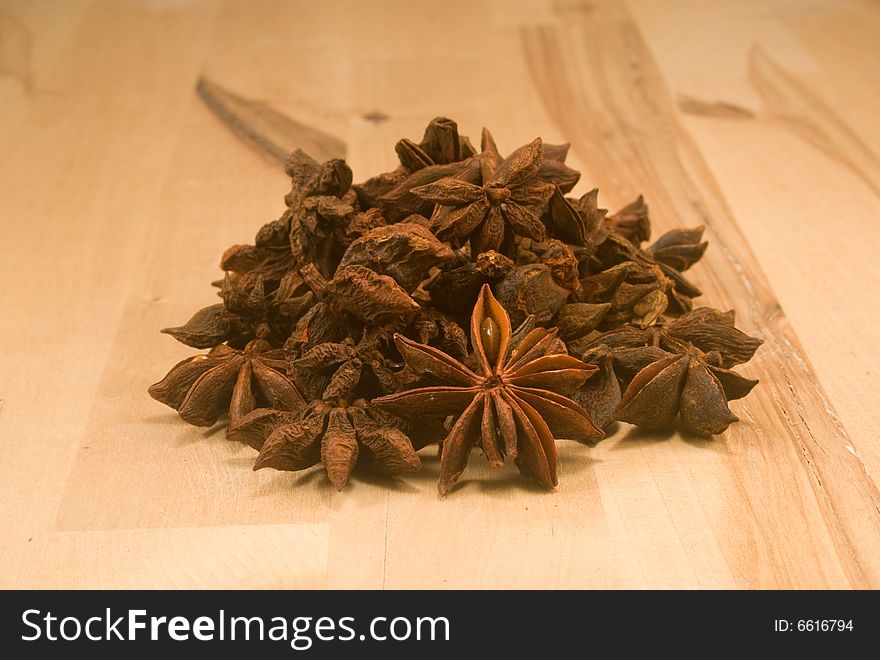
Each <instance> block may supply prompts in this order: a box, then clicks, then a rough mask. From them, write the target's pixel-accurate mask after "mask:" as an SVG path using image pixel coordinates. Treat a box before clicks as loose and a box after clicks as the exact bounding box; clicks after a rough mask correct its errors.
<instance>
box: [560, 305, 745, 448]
mask: <svg viewBox="0 0 880 660" xmlns="http://www.w3.org/2000/svg"><path fill="white" fill-rule="evenodd" d="M761 343H762V342H761V340H760V339H757V338H755V337H750V336H749V335H747V334H745V333H744V332H742V331H740V330H738V329H737V328H736V327H734V314H733V312H732V311H730V312H720V311H718V310H716V309H712V308H709V307H703V308H699V309H696V310H694V311H692V312H689V313H687V314H684V315H683V316H681V317H679V318H677V319H675V320H673V321H669V322H666V323H661V324H658V325H656V326H654V327H651V328H640V327H637V326H633V325H629V326H623V327H621V328H618V329H617V330H613V331H610V332H605V333H602V334H601V335H599V336H598V337H596V338H595V339H594V340H593V341H592V342H588V343H586V345H585V350H584V351H583V359H584V361H586V362H595V361H599V360H607V359H608V357H609V356H610V357H611V358H612V361H613V365H614V371H615V373H616V375H617V377H618V378H620V379H621V380H622V381H623V382H624V383H629V385H628V387H627V388H626V391H625V392H624V393H623V395H622V398H621V400H620V405H619V409H618V411H617V414H616V418H617V419H619V420H620V421H625V422H630V423H632V424H636V425H638V426H643V427H646V428H655V427H660V426H668V425H670V424H672V422H673V421H674V420H675V418H676V416H678V417H679V418H680V421H681V424H682V426H683V427H684V428H686V429H688V430H690V431H693V432H694V433H698V434H702V435H711V434H715V433H721V432H722V431H724V430H725V429H726V428H727V426H728V425H729V424H730V423H731V422H734V421H736V420H737V418H736V416H735V415H734V414H733V413H732V412H730V409H729V408H728V406H727V402H728V401H732V400H734V399H740V398H742V397H744V396H746V395H747V394H748V393H749V392H750V391H751V390H752V388H753V387H754V386H755V385H756V384H757V383H758V381H757V380H752V379H749V378H745V377H743V376H741V375H740V374H738V373H736V372H735V371H733V370H732V369H731V367H733V366H735V365H737V364H742V363H744V362H747V361H748V360H750V359H751V357H752V356H753V355H754V354H755V351H756V350H757V349H758V347H759V346H760V345H761ZM605 395H607V396H613V392H612V391H611V390H609V391H607V392H604V393H603V396H605ZM574 398H577V397H574ZM605 401H607V399H606V400H605Z"/></svg>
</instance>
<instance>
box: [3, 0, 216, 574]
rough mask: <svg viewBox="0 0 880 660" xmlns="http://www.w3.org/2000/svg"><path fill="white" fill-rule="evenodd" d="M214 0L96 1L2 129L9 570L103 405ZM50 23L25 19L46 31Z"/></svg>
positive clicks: (20, 565) (23, 562) (23, 564)
mask: <svg viewBox="0 0 880 660" xmlns="http://www.w3.org/2000/svg"><path fill="white" fill-rule="evenodd" d="M9 11H10V12H17V11H19V8H18V7H17V6H12V7H10V8H9ZM28 11H29V10H26V11H24V14H22V15H24V16H29V15H31V14H29V13H28ZM56 11H58V19H63V18H65V17H70V18H74V17H75V12H73V14H69V13H68V11H69V10H68V9H58V10H56ZM212 11H213V8H212V6H211V5H210V4H208V3H194V4H190V5H187V6H185V7H179V8H176V9H175V10H174V11H172V12H163V11H159V10H157V9H156V8H154V7H152V6H150V5H147V4H131V3H129V4H117V3H99V4H96V5H89V6H87V7H86V9H85V11H84V12H83V13H82V15H81V16H80V18H79V20H78V21H76V20H73V21H72V23H71V28H72V29H73V32H72V36H71V37H70V39H69V40H68V41H66V42H65V40H64V39H62V40H61V44H62V46H61V48H62V50H60V51H59V52H58V53H57V55H56V56H55V57H54V64H51V65H48V64H42V63H41V64H39V66H37V65H35V69H34V71H35V75H36V78H35V90H36V91H35V93H34V94H33V95H32V97H31V98H30V99H29V102H28V104H27V106H26V107H25V108H24V110H23V114H22V115H21V116H20V125H19V127H18V129H17V130H16V131H14V132H13V133H11V134H10V135H9V137H8V138H7V139H6V140H5V144H4V148H3V156H2V158H0V178H2V180H3V182H4V194H3V195H2V196H0V223H2V228H3V234H4V239H3V241H2V242H0V260H2V263H3V264H4V274H5V275H6V277H7V278H9V279H8V283H7V286H4V287H3V291H2V293H0V302H2V305H3V308H4V310H6V311H5V321H4V323H3V324H2V325H0V340H2V342H3V345H4V346H7V347H14V348H12V349H10V350H5V351H3V352H2V354H0V372H2V373H3V374H6V375H13V374H14V375H15V376H14V377H13V379H11V380H10V381H8V382H9V383H13V382H14V383H15V384H16V385H15V387H5V388H4V391H3V394H2V398H3V401H2V409H0V419H2V437H3V442H2V443H0V463H2V466H3V467H2V471H3V478H2V480H0V483H2V486H0V489H2V498H0V499H2V501H3V503H4V505H3V507H0V528H2V529H3V530H4V532H3V534H2V536H0V548H2V551H0V573H2V574H3V576H4V577H3V578H2V580H3V581H4V583H5V582H6V581H7V580H14V579H15V576H16V575H19V574H30V575H33V574H34V572H35V571H34V570H33V569H34V568H35V565H34V564H33V561H34V558H33V556H32V555H29V554H27V553H22V552H20V550H21V548H22V547H23V546H22V545H21V543H23V542H25V540H26V539H27V538H31V537H34V536H36V535H38V534H46V533H47V532H49V531H52V530H54V529H55V524H56V523H55V521H56V516H57V512H58V507H59V505H60V502H61V498H62V494H63V490H64V484H65V482H66V479H67V474H68V471H69V469H70V466H71V463H72V460H73V458H74V451H75V450H76V448H77V446H78V445H79V444H80V442H81V441H82V444H83V445H89V439H88V438H86V439H83V434H84V432H85V431H86V423H87V420H88V417H89V410H90V409H91V408H92V407H93V406H94V405H95V404H96V403H98V405H100V399H97V398H96V393H97V392H98V388H99V386H100V383H101V380H102V378H103V375H104V368H105V365H106V364H107V360H108V358H109V357H110V355H111V350H110V349H111V344H112V339H113V337H114V335H115V333H116V328H117V324H118V323H119V319H120V315H121V314H122V311H123V309H124V306H125V300H126V298H127V297H128V295H129V293H130V292H131V289H130V286H131V284H132V281H131V279H130V277H131V274H132V271H133V268H132V266H133V264H135V263H137V262H138V260H139V256H140V254H141V251H142V248H143V240H144V237H145V236H146V234H147V232H148V229H149V225H150V221H151V218H152V211H153V209H154V208H155V206H156V200H157V193H158V191H159V189H160V188H161V184H162V181H163V178H164V172H165V168H166V166H167V163H168V160H169V158H170V156H171V153H172V151H173V148H174V144H175V143H176V141H177V139H178V132H179V131H180V130H181V128H182V124H181V122H182V119H183V109H184V108H185V107H186V105H187V104H188V103H190V102H192V85H193V83H194V80H195V79H196V74H197V69H198V63H199V61H200V58H201V57H202V55H203V53H204V47H205V43H206V39H207V35H208V33H209V32H210V23H211V15H212ZM22 20H25V19H22ZM41 25H42V23H39V24H32V25H30V26H29V28H30V29H31V30H32V31H34V33H37V34H40V29H41ZM53 26H54V27H53ZM46 29H47V32H46V33H45V36H46V37H47V38H49V37H52V36H53V35H56V34H58V35H61V34H62V32H61V31H59V30H58V28H57V25H56V24H55V23H54V22H53V21H48V23H47V27H46ZM33 43H34V44H35V45H36V44H41V43H42V36H41V37H35V38H34V42H33ZM64 43H67V44H68V45H67V46H66V47H65V46H63V44H64ZM35 48H36V46H35ZM49 59H53V58H49ZM42 61H43V60H41V62H42ZM146 63H149V66H146V65H145V64H146ZM117 431H118V430H117V429H110V430H109V433H108V434H107V436H106V439H107V441H108V442H112V441H113V437H114V435H113V434H114V432H117ZM112 497H115V498H117V499H119V498H124V497H125V494H124V493H116V494H114V495H113V496H112ZM97 550H99V547H98V546H96V547H95V548H93V554H92V560H95V559H96V555H95V554H94V552H95V551H97ZM130 559H131V560H132V561H136V558H130ZM48 575H51V576H52V577H54V579H56V580H58V581H62V580H66V579H68V578H67V576H65V575H64V574H62V573H61V572H56V573H54V574H51V573H50V574H48Z"/></svg>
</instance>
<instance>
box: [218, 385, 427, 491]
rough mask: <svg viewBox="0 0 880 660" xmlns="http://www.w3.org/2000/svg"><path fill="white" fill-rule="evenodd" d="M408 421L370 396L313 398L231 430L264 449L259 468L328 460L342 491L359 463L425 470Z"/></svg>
mask: <svg viewBox="0 0 880 660" xmlns="http://www.w3.org/2000/svg"><path fill="white" fill-rule="evenodd" d="M403 426H404V424H403V422H402V421H401V420H399V419H396V418H395V417H394V416H393V415H389V414H387V413H385V412H384V411H382V410H379V409H378V408H376V407H375V406H372V405H370V404H369V403H367V402H366V401H364V400H362V399H361V400H356V401H354V402H353V403H352V404H351V405H347V404H343V403H337V404H336V405H334V404H332V403H328V402H325V401H321V400H315V401H312V402H311V403H310V404H309V405H308V406H306V407H305V408H303V409H302V410H301V411H300V412H298V413H288V412H281V411H278V410H270V409H260V410H255V411H254V412H252V413H251V414H250V415H248V416H247V417H245V418H244V419H243V420H242V421H241V423H240V424H238V425H236V427H235V428H234V429H233V430H232V431H231V433H230V436H229V437H230V439H231V440H239V441H242V442H246V443H247V444H249V445H251V446H252V447H254V448H255V449H258V450H259V451H260V455H259V456H258V457H257V462H256V463H255V464H254V470H260V469H262V468H273V469H275V470H285V471H297V470H305V469H307V468H310V467H312V466H313V465H317V464H318V463H323V465H324V469H325V470H326V472H327V477H328V478H329V479H330V482H331V483H332V484H333V485H334V486H336V489H337V490H342V489H343V488H344V487H345V484H347V483H348V479H349V477H350V476H351V473H352V471H353V470H354V468H355V465H357V464H360V465H363V466H365V467H367V468H368V469H370V470H372V471H373V472H377V473H379V474H385V475H395V474H401V473H404V472H413V471H416V470H419V469H421V467H422V462H421V460H420V459H419V456H418V454H417V453H416V450H415V449H414V448H413V445H412V443H411V442H410V440H409V438H408V437H407V435H406V433H404V431H403V430H401V429H402V427H403Z"/></svg>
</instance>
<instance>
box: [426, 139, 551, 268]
mask: <svg viewBox="0 0 880 660" xmlns="http://www.w3.org/2000/svg"><path fill="white" fill-rule="evenodd" d="M486 153H488V152H484V155H483V156H482V158H481V168H482V170H483V185H475V184H473V183H468V182H467V181H463V180H461V179H458V178H455V177H448V178H445V179H440V180H439V181H436V182H434V183H429V184H427V185H424V186H419V187H418V188H414V189H413V191H412V192H413V193H414V194H415V195H417V196H418V197H420V198H421V199H423V200H425V201H428V202H431V203H432V204H436V205H437V207H436V210H435V212H434V216H433V218H432V221H433V222H434V223H435V224H436V226H437V236H438V237H439V238H441V239H448V240H451V241H453V242H454V243H458V244H461V243H463V242H464V241H466V240H467V239H468V238H470V241H471V254H474V255H476V254H479V253H481V252H485V251H486V250H497V249H498V248H499V247H501V243H502V241H503V240H504V238H505V234H506V232H507V229H508V227H509V228H510V229H511V230H512V231H513V232H514V233H516V234H519V235H520V236H526V237H528V238H531V239H534V240H536V241H540V240H543V239H544V237H545V236H546V230H545V228H544V225H543V223H542V222H541V219H540V213H539V212H536V210H535V209H536V208H539V207H540V206H541V205H542V204H543V203H544V202H545V201H547V199H548V198H549V197H550V195H552V194H553V190H554V186H553V184H549V183H547V182H545V181H542V180H541V179H540V178H539V177H538V176H537V175H538V171H539V170H540V168H541V163H542V161H543V153H544V152H543V148H542V143H541V139H540V138H536V139H535V140H534V141H533V142H531V143H529V144H527V145H526V146H524V147H520V148H519V149H517V150H516V151H514V152H513V153H512V154H510V156H508V157H507V158H506V159H504V160H503V161H501V163H500V164H498V165H497V167H496V163H495V161H494V160H493V159H491V158H489V157H488V156H486V155H485V154H486Z"/></svg>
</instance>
